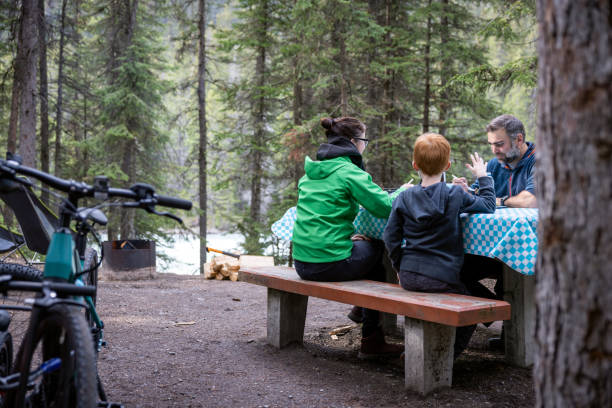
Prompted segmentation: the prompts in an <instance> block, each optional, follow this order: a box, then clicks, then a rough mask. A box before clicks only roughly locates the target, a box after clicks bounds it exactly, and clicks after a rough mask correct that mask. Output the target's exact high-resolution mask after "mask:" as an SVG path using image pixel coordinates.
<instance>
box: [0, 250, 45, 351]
mask: <svg viewBox="0 0 612 408" xmlns="http://www.w3.org/2000/svg"><path fill="white" fill-rule="evenodd" d="M0 275H11V276H12V277H13V280H19V281H28V282H41V281H42V277H43V273H42V272H41V271H40V270H38V269H36V268H34V267H32V266H27V265H20V264H14V263H5V262H0ZM34 296H35V294H34V293H32V292H22V291H13V290H11V291H10V292H8V293H7V294H6V296H0V305H3V306H9V305H14V306H15V305H16V306H25V304H24V299H26V298H32V297H34ZM8 312H9V314H10V316H11V323H10V325H9V332H10V333H11V336H12V341H13V344H21V341H22V340H23V336H24V334H25V332H26V331H27V330H28V324H29V321H30V312H29V311H25V310H8Z"/></svg>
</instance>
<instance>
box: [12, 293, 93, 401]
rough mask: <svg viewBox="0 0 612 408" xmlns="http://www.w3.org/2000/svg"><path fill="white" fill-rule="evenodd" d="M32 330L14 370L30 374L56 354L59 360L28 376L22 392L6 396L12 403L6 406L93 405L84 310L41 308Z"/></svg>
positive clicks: (91, 352) (88, 339)
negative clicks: (49, 368) (56, 365)
mask: <svg viewBox="0 0 612 408" xmlns="http://www.w3.org/2000/svg"><path fill="white" fill-rule="evenodd" d="M31 334H32V335H33V336H26V339H25V340H24V342H23V343H22V345H21V347H20V349H19V352H18V353H17V359H16V363H17V364H16V371H17V372H20V373H23V372H27V373H30V375H32V374H33V373H35V372H36V371H37V369H38V368H39V367H41V365H42V364H43V362H44V363H49V362H50V361H53V359H58V358H59V359H60V361H61V363H60V364H59V368H57V369H55V370H54V371H50V372H46V373H43V374H41V375H38V376H36V377H35V378H33V379H31V381H30V383H31V385H32V386H28V387H27V388H28V389H27V390H26V393H25V395H23V394H22V395H18V394H19V392H11V393H10V395H9V400H10V401H11V402H13V401H14V403H15V404H9V405H8V406H14V405H15V406H17V405H21V403H20V401H23V403H24V404H25V406H32V407H79V408H80V407H82V408H85V407H95V406H96V405H97V388H96V361H95V357H94V348H93V347H92V342H91V335H90V333H89V328H88V325H87V322H86V321H85V318H84V316H83V313H81V311H80V310H78V309H77V308H75V307H74V306H68V305H64V304H56V305H53V306H51V307H49V308H48V309H44V310H41V316H40V321H39V324H38V325H37V327H35V328H34V330H33V331H32V333H31ZM30 344H32V345H33V346H32V347H31V348H30ZM27 350H32V352H31V353H28V352H27ZM55 361H57V360H55Z"/></svg>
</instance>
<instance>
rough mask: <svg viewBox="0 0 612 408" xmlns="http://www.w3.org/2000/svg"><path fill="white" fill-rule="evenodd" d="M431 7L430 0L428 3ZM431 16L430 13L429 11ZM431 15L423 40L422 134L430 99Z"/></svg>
mask: <svg viewBox="0 0 612 408" xmlns="http://www.w3.org/2000/svg"><path fill="white" fill-rule="evenodd" d="M428 6H429V7H431V0H429V2H428ZM430 14H431V11H430ZM430 52H431V15H429V16H428V17H427V37H426V39H425V78H424V81H425V95H424V96H423V133H425V132H429V105H430V99H431V55H430Z"/></svg>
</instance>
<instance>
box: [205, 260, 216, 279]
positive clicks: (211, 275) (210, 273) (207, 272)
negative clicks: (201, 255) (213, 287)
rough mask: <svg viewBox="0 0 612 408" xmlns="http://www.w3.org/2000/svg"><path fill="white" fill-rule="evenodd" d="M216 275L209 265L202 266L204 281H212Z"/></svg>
mask: <svg viewBox="0 0 612 408" xmlns="http://www.w3.org/2000/svg"><path fill="white" fill-rule="evenodd" d="M216 274H217V273H216V272H215V271H213V269H212V266H211V264H210V263H208V262H207V263H205V264H204V279H214V277H215V275H216Z"/></svg>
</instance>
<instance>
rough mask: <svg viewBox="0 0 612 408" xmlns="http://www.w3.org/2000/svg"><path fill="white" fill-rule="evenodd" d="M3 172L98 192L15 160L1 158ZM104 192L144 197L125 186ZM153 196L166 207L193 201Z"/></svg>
mask: <svg viewBox="0 0 612 408" xmlns="http://www.w3.org/2000/svg"><path fill="white" fill-rule="evenodd" d="M3 173H5V174H6V173H9V174H11V175H13V174H14V173H19V174H22V175H24V176H29V177H33V178H35V179H37V180H40V181H41V182H43V183H44V184H47V185H49V186H51V187H53V188H55V189H56V190H60V191H63V192H65V193H68V194H73V195H77V196H80V197H93V196H94V194H95V193H96V189H95V188H94V187H93V186H90V185H89V184H87V183H84V182H78V181H75V180H65V179H62V178H60V177H57V176H54V175H52V174H49V173H45V172H43V171H40V170H37V169H34V168H32V167H28V166H23V165H21V164H19V163H18V162H16V161H13V160H2V159H0V177H1V176H2V175H3ZM104 193H105V194H107V195H108V196H109V197H122V198H128V199H133V200H140V199H142V198H143V197H141V196H139V195H138V194H136V192H134V191H133V190H128V189H123V188H108V190H106V191H105V192H104ZM152 198H153V202H151V203H150V204H153V205H161V206H164V207H170V208H177V209H180V210H190V209H191V206H192V203H191V201H188V200H183V199H181V198H176V197H169V196H163V195H158V194H156V193H154V192H153V195H152Z"/></svg>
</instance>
